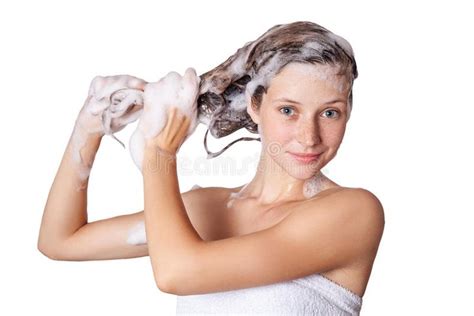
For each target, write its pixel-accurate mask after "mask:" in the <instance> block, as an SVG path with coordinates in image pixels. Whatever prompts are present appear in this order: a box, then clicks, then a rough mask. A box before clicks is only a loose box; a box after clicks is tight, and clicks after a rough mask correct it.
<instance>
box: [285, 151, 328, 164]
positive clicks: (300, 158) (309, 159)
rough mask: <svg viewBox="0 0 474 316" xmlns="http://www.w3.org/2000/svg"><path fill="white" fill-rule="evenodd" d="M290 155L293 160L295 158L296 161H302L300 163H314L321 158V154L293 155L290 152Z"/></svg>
mask: <svg viewBox="0 0 474 316" xmlns="http://www.w3.org/2000/svg"><path fill="white" fill-rule="evenodd" d="M288 153H289V154H290V155H292V156H293V158H295V159H296V160H298V161H300V162H306V163H307V162H312V161H314V160H316V159H318V158H319V156H320V155H321V154H300V153H298V154H297V153H292V152H288Z"/></svg>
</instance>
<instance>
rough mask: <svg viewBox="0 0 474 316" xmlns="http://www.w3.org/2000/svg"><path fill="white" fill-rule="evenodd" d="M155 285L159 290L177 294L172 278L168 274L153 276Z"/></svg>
mask: <svg viewBox="0 0 474 316" xmlns="http://www.w3.org/2000/svg"><path fill="white" fill-rule="evenodd" d="M155 281H156V286H157V287H158V289H159V290H160V291H161V292H164V293H168V294H174V295H179V294H178V293H176V289H175V287H174V283H173V281H172V279H171V278H170V277H169V276H168V274H166V275H164V273H162V275H161V276H155Z"/></svg>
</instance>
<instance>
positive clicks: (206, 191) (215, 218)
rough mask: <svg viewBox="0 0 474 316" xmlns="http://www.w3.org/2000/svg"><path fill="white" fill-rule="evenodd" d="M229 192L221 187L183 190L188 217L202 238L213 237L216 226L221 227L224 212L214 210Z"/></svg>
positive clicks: (210, 238) (208, 238)
mask: <svg viewBox="0 0 474 316" xmlns="http://www.w3.org/2000/svg"><path fill="white" fill-rule="evenodd" d="M229 194H230V189H228V188H222V187H199V188H195V189H192V190H189V191H186V192H184V193H183V194H182V195H181V196H182V198H183V203H184V206H185V209H186V212H187V214H188V217H189V219H190V221H191V223H192V225H193V226H194V228H195V229H196V231H197V232H198V234H199V236H200V237H201V238H202V239H203V240H212V239H215V231H216V227H221V226H222V225H221V224H220V223H222V222H223V218H222V216H224V214H225V213H224V212H216V209H217V208H216V206H217V205H220V203H222V201H223V200H224V199H225V198H226V197H227V196H228V195H229Z"/></svg>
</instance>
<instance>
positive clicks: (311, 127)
mask: <svg viewBox="0 0 474 316" xmlns="http://www.w3.org/2000/svg"><path fill="white" fill-rule="evenodd" d="M298 126H299V127H298V130H297V134H296V139H297V141H298V142H299V143H300V144H301V145H302V146H304V147H312V146H314V145H316V144H319V143H320V142H321V139H320V133H319V127H318V124H317V123H316V122H315V121H314V120H305V121H304V122H302V123H301V124H299V125H298Z"/></svg>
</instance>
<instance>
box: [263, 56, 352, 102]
mask: <svg viewBox="0 0 474 316" xmlns="http://www.w3.org/2000/svg"><path fill="white" fill-rule="evenodd" d="M339 71H340V68H339V66H333V65H327V64H324V65H321V64H317V65H314V64H307V63H299V62H293V63H290V64H288V65H286V66H285V67H283V68H282V69H281V70H280V72H279V73H278V74H277V75H276V76H275V77H273V78H272V80H271V81H270V83H269V89H268V90H269V91H268V92H269V93H270V90H273V91H274V92H279V90H282V89H284V90H285V91H291V90H297V91H299V92H300V93H301V92H302V91H304V92H306V93H312V92H317V91H321V90H325V91H326V93H332V94H339V95H344V96H347V93H348V90H349V88H350V82H349V80H348V77H347V76H345V75H338V74H337V73H338V72H339Z"/></svg>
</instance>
